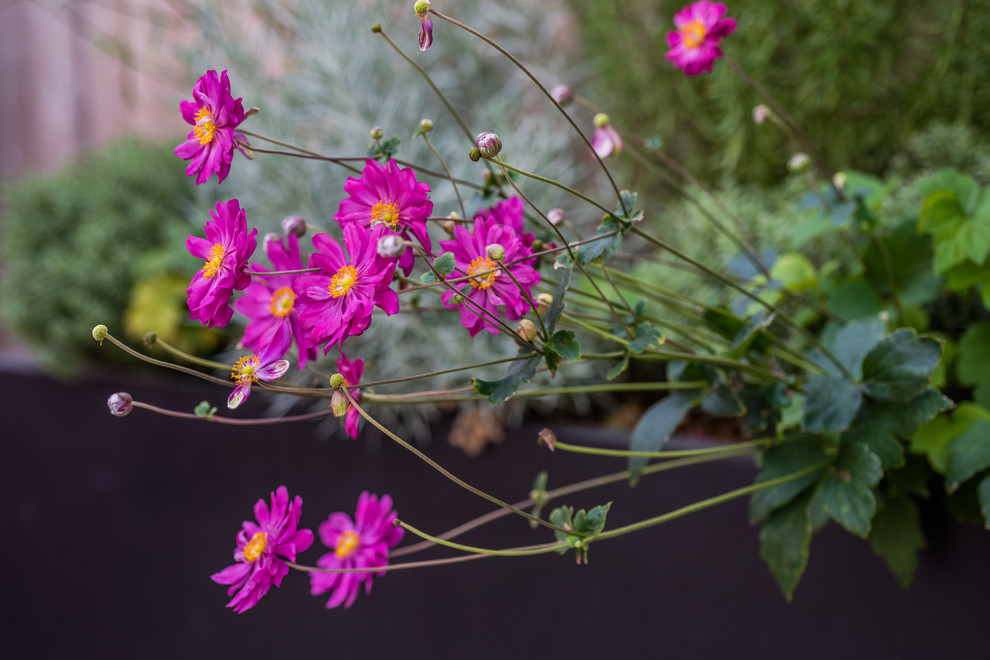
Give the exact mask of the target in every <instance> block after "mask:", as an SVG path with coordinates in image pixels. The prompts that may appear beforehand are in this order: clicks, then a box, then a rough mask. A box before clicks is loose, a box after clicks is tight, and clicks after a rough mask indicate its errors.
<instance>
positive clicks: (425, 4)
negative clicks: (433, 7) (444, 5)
mask: <svg viewBox="0 0 990 660" xmlns="http://www.w3.org/2000/svg"><path fill="white" fill-rule="evenodd" d="M429 10H430V2H429V0H417V2H416V3H415V4H414V5H413V11H415V12H416V15H417V16H419V20H421V21H422V25H421V26H420V29H419V49H420V50H421V51H424V52H425V51H427V50H429V48H430V46H432V45H433V21H431V20H430V14H429Z"/></svg>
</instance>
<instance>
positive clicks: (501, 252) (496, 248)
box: [485, 243, 505, 261]
mask: <svg viewBox="0 0 990 660" xmlns="http://www.w3.org/2000/svg"><path fill="white" fill-rule="evenodd" d="M485 252H486V253H487V254H488V258H489V259H491V260H492V261H502V259H505V248H504V247H502V246H501V245H499V244H498V243H492V244H491V245H489V246H488V247H486V248H485Z"/></svg>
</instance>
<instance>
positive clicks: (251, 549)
mask: <svg viewBox="0 0 990 660" xmlns="http://www.w3.org/2000/svg"><path fill="white" fill-rule="evenodd" d="M267 545H268V535H267V534H265V533H264V532H255V534H254V536H252V537H251V540H250V541H248V544H247V545H246V546H244V558H245V559H247V560H248V561H257V560H258V557H260V556H261V554H262V553H263V552H264V551H265V546H267Z"/></svg>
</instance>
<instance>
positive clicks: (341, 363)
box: [337, 351, 364, 440]
mask: <svg viewBox="0 0 990 660" xmlns="http://www.w3.org/2000/svg"><path fill="white" fill-rule="evenodd" d="M337 371H338V372H340V375H341V376H343V377H344V385H346V386H347V388H348V389H349V390H350V393H351V396H352V397H354V400H355V401H357V402H358V403H360V402H361V390H360V389H357V390H355V389H351V388H352V387H353V386H354V385H357V384H358V383H360V382H361V376H362V374H364V360H362V359H361V358H356V359H355V360H354V362H351V361H350V360H348V359H347V356H346V355H344V352H343V351H341V352H340V357H339V358H338V359H337ZM341 394H342V393H341ZM360 425H361V413H359V412H358V411H357V408H355V407H354V406H352V405H350V404H349V403H348V406H347V414H346V416H345V417H344V430H345V431H347V435H349V436H351V438H352V439H354V440H357V437H358V431H359V430H360Z"/></svg>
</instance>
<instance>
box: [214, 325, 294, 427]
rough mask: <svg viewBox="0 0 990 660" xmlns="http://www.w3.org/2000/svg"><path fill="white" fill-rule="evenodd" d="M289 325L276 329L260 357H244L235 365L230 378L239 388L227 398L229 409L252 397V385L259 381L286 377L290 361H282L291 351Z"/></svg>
mask: <svg viewBox="0 0 990 660" xmlns="http://www.w3.org/2000/svg"><path fill="white" fill-rule="evenodd" d="M290 339H291V337H290V335H289V325H288V324H287V323H282V324H281V325H279V326H278V327H277V328H276V329H275V334H274V335H273V336H272V340H271V343H269V344H268V346H266V347H265V349H264V350H263V351H261V354H260V355H249V356H247V357H242V358H241V359H239V360H238V361H237V362H236V363H234V367H233V369H231V371H230V377H231V378H233V379H234V380H235V381H237V387H235V388H234V391H233V392H231V393H230V396H229V397H227V407H228V408H230V409H234V408H236V407H237V406H239V405H241V404H242V403H244V401H245V400H246V399H247V398H248V397H249V396H251V384H252V383H257V382H258V381H259V380H263V381H265V382H271V381H275V380H278V379H279V378H281V377H282V376H284V375H285V372H286V371H288V369H289V361H288V360H283V359H281V358H282V356H283V355H285V352H286V351H287V350H289V343H290Z"/></svg>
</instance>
